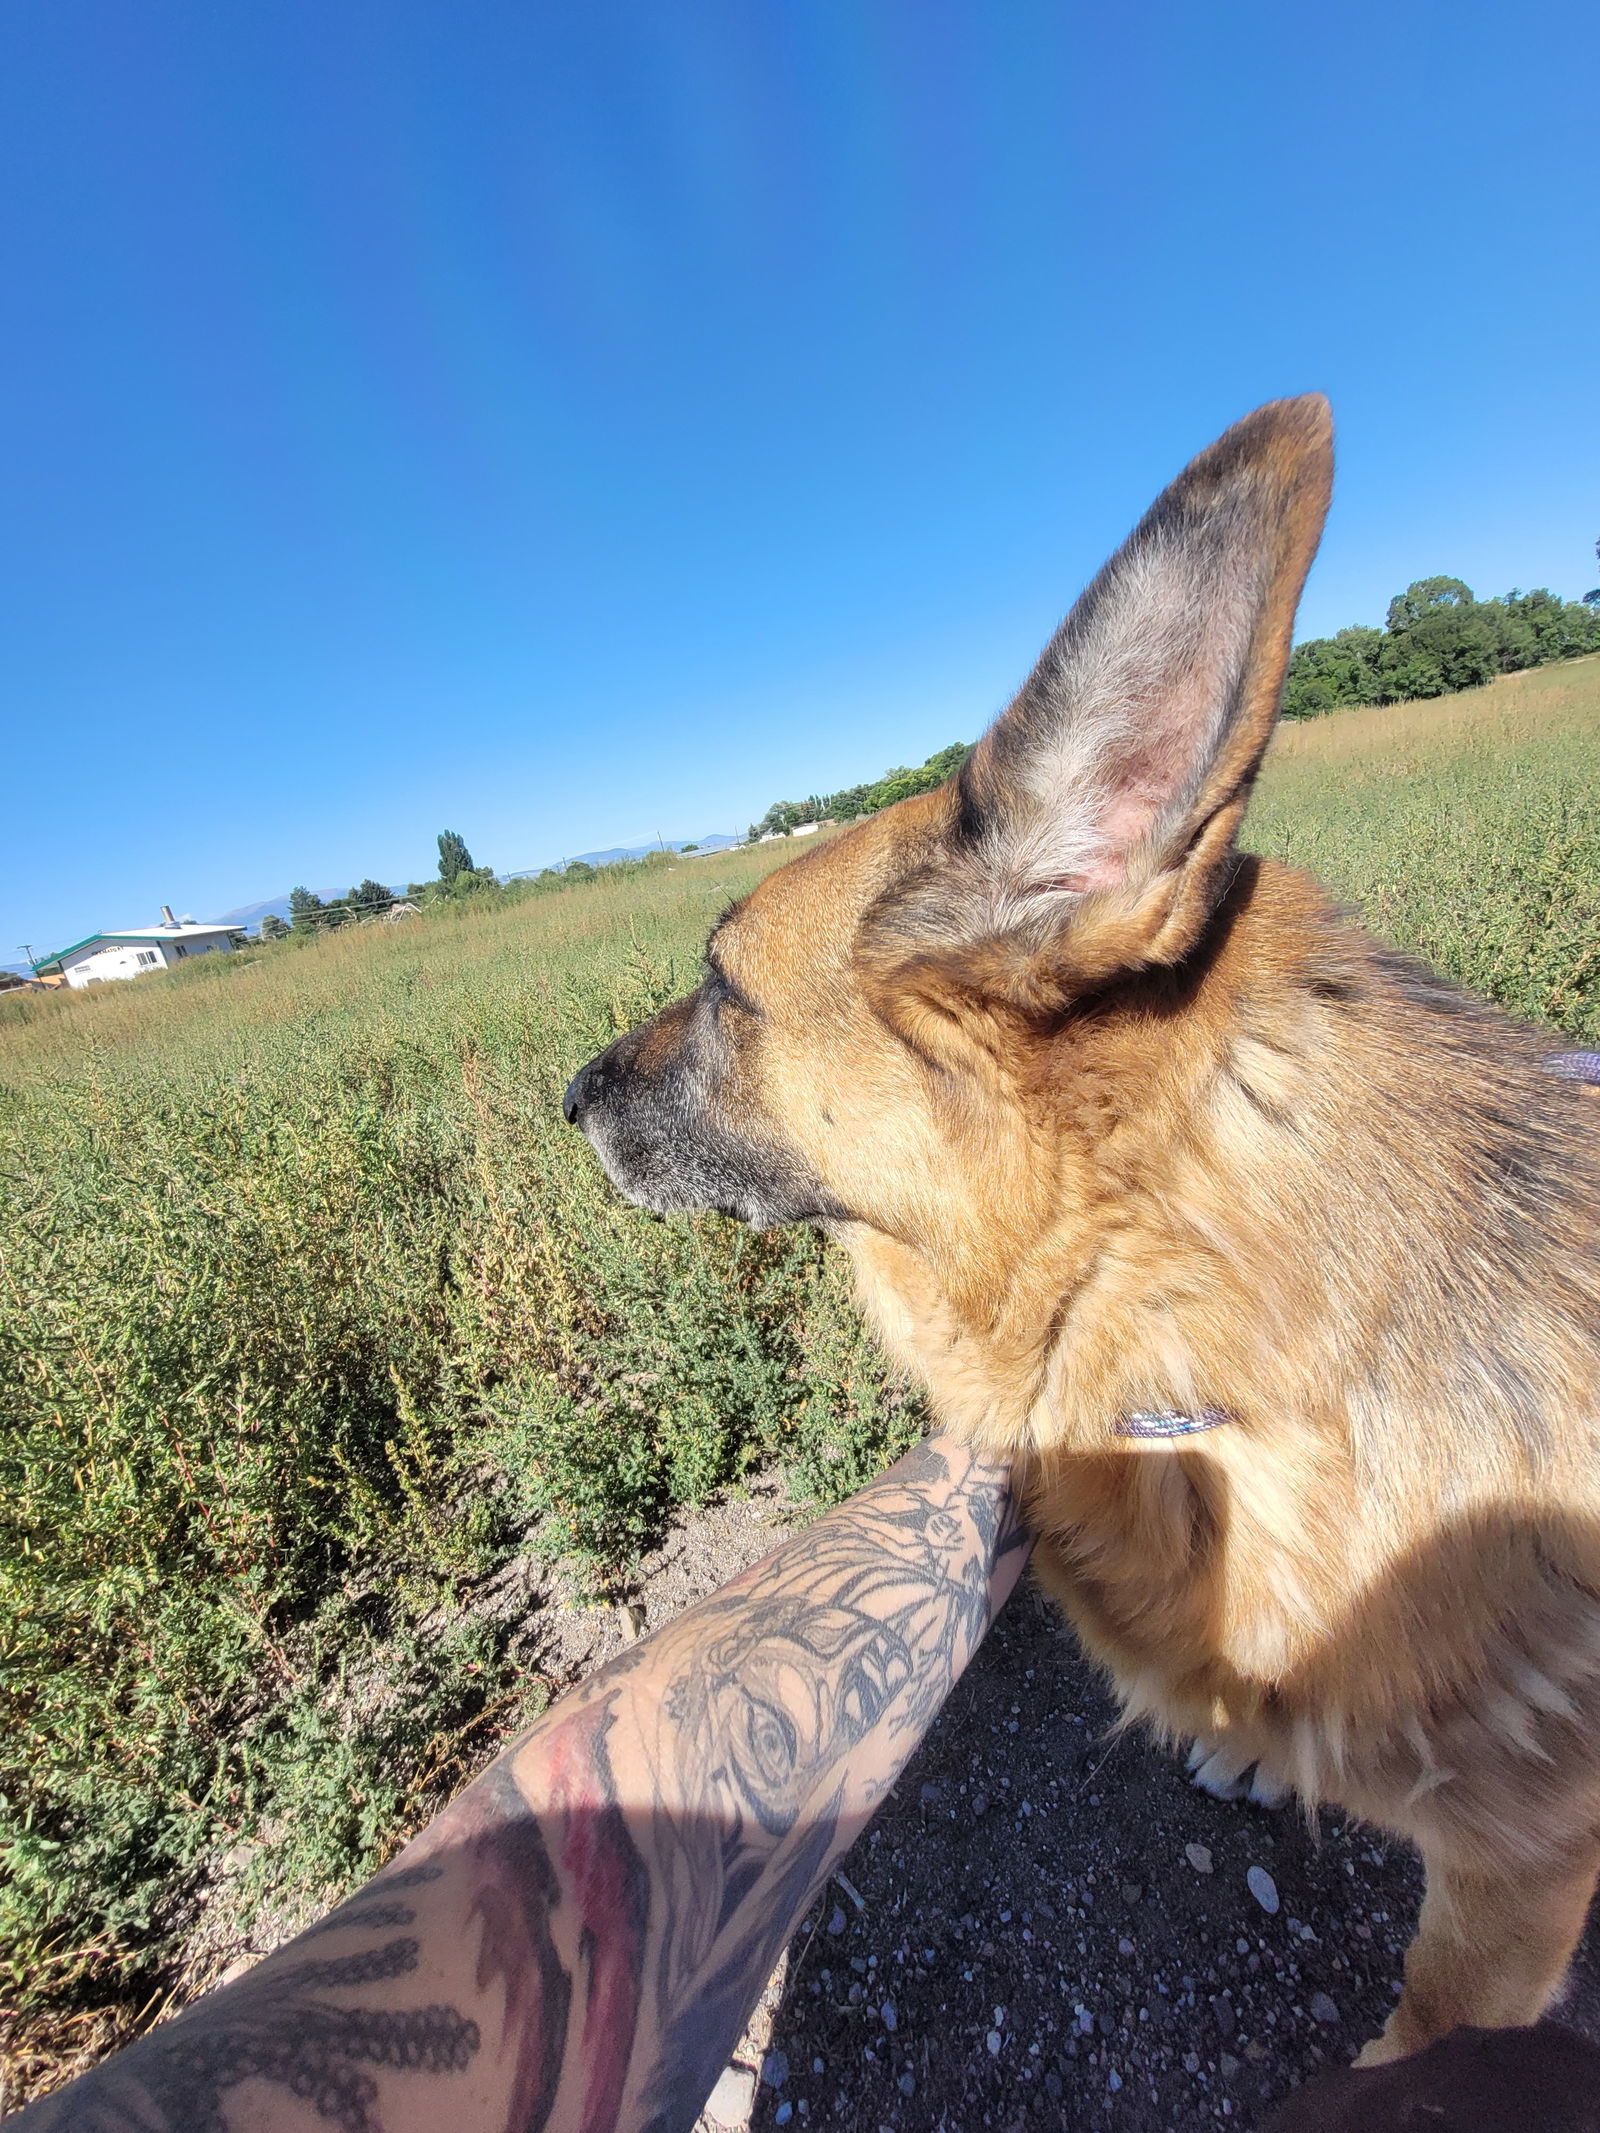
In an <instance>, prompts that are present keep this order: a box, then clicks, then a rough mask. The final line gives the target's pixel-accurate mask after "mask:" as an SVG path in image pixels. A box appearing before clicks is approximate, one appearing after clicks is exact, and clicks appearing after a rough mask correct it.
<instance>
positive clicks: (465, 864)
mask: <svg viewBox="0 0 1600 2133" xmlns="http://www.w3.org/2000/svg"><path fill="white" fill-rule="evenodd" d="M474 871H475V870H474V868H473V864H472V854H471V853H470V852H469V851H468V850H467V845H466V839H465V838H464V837H458V836H457V835H456V833H455V831H454V830H441V831H440V832H439V879H440V880H441V881H454V880H455V878H456V876H457V875H458V874H471V873H472V872H474Z"/></svg>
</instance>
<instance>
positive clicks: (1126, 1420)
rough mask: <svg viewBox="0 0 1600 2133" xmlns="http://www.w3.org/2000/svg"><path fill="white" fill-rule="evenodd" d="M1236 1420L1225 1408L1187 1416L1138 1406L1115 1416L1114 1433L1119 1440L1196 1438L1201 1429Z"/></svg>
mask: <svg viewBox="0 0 1600 2133" xmlns="http://www.w3.org/2000/svg"><path fill="white" fill-rule="evenodd" d="M1237 1419H1238V1418H1237V1416H1234V1415H1230V1414H1229V1412H1228V1410H1227V1409H1226V1408H1225V1407H1197V1408H1195V1409H1194V1410H1193V1411H1192V1412H1190V1413H1180V1411H1179V1410H1178V1409H1177V1408H1175V1407H1137V1408H1135V1409H1134V1411H1133V1413H1132V1414H1127V1415H1119V1416H1118V1417H1117V1420H1116V1423H1115V1425H1114V1432H1115V1434H1116V1435H1117V1436H1119V1437H1146V1438H1148V1437H1197V1436H1199V1434H1200V1432H1201V1431H1202V1430H1207V1429H1220V1428H1221V1427H1222V1425H1223V1423H1224V1422H1233V1421H1236V1420H1237Z"/></svg>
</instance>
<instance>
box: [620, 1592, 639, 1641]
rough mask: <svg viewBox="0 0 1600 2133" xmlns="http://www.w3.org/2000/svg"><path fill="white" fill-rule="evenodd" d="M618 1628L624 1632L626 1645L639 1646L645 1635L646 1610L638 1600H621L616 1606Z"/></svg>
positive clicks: (623, 1636)
mask: <svg viewBox="0 0 1600 2133" xmlns="http://www.w3.org/2000/svg"><path fill="white" fill-rule="evenodd" d="M616 1616H617V1627H618V1629H620V1630H621V1632H622V1641H623V1643H624V1644H637V1643H638V1641H639V1639H640V1638H641V1637H642V1636H643V1635H644V1609H643V1608H642V1607H641V1606H640V1605H639V1603H638V1601H637V1600H619V1601H618V1602H617V1606H616Z"/></svg>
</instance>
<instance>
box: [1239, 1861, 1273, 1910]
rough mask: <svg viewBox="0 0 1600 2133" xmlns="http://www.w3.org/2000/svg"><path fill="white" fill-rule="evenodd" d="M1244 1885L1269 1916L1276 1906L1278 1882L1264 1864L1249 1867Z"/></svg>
mask: <svg viewBox="0 0 1600 2133" xmlns="http://www.w3.org/2000/svg"><path fill="white" fill-rule="evenodd" d="M1244 1882H1245V1887H1246V1888H1247V1889H1248V1890H1249V1891H1250V1893H1251V1895H1252V1896H1253V1897H1254V1898H1255V1900H1256V1902H1257V1903H1258V1904H1260V1906H1261V1908H1262V1910H1263V1911H1265V1912H1266V1913H1267V1915H1268V1916H1269V1917H1271V1916H1272V1915H1273V1913H1274V1912H1276V1910H1277V1908H1278V1884H1277V1883H1276V1882H1275V1881H1274V1880H1273V1878H1272V1876H1271V1875H1270V1874H1269V1873H1268V1872H1267V1870H1266V1868H1265V1867H1264V1866H1253V1867H1251V1869H1250V1871H1249V1873H1248V1874H1246V1875H1245V1877H1244Z"/></svg>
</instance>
